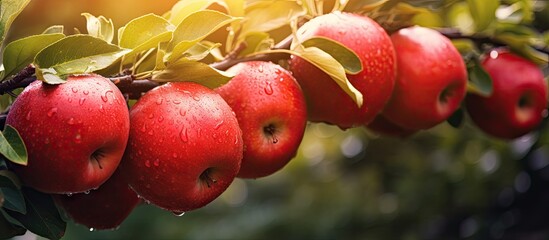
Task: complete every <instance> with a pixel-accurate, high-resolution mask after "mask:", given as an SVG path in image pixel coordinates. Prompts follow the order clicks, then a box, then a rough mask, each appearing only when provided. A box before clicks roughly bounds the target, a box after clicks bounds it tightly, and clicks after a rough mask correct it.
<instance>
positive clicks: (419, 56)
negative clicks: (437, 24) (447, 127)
mask: <svg viewBox="0 0 549 240" xmlns="http://www.w3.org/2000/svg"><path fill="white" fill-rule="evenodd" d="M391 40H392V41H393V45H394V47H395V50H396V54H397V66H398V68H397V69H398V71H397V72H398V74H397V80H396V84H395V89H394V91H393V96H392V97H391V100H390V101H389V103H388V104H387V106H386V107H385V109H384V110H383V116H384V117H385V118H386V119H387V120H389V121H390V122H392V123H394V124H396V125H398V126H400V127H401V128H405V129H410V130H419V129H428V128H431V127H434V126H435V125H437V124H440V123H441V122H444V121H445V120H446V119H448V118H449V117H450V116H451V115H452V114H453V113H454V112H455V111H456V110H457V109H458V108H459V106H460V104H461V102H462V101H463V98H464V97H465V92H466V86H467V69H466V67H465V63H464V62H463V59H462V58H461V55H460V53H459V52H458V50H457V49H456V48H455V47H454V45H452V42H451V41H450V40H449V39H448V38H447V37H445V36H443V35H442V34H440V33H439V32H437V31H435V30H432V29H428V28H424V27H419V26H415V27H409V28H404V29H401V30H399V31H397V32H395V33H393V34H392V35H391Z"/></svg>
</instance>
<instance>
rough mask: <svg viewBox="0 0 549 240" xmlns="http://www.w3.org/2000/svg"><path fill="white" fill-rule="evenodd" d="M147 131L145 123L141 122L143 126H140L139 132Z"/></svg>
mask: <svg viewBox="0 0 549 240" xmlns="http://www.w3.org/2000/svg"><path fill="white" fill-rule="evenodd" d="M146 131H147V125H145V124H143V126H141V132H146Z"/></svg>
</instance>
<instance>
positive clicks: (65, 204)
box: [53, 171, 140, 230]
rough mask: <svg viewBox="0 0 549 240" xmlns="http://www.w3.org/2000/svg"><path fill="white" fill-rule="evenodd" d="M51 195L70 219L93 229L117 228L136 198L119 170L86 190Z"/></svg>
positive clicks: (131, 208)
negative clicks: (94, 187) (99, 184)
mask: <svg viewBox="0 0 549 240" xmlns="http://www.w3.org/2000/svg"><path fill="white" fill-rule="evenodd" d="M53 196H54V199H55V201H56V202H57V204H58V205H59V206H60V207H61V208H63V209H64V210H65V212H66V213H67V214H68V215H69V217H70V218H71V219H72V220H73V221H74V222H76V223H79V224H82V225H84V226H86V227H88V228H90V229H92V228H93V229H97V230H102V229H114V228H117V227H118V226H120V224H121V223H122V222H123V221H124V220H125V219H126V218H127V217H128V215H130V213H131V212H132V210H133V209H134V208H135V207H136V206H137V205H138V204H139V202H140V199H139V197H137V194H135V192H134V191H133V190H132V189H131V188H130V187H129V186H128V183H127V182H126V180H125V179H124V178H123V177H122V175H121V174H120V171H115V172H114V174H113V175H112V176H111V178H109V179H108V180H107V181H106V182H105V183H104V184H103V185H101V186H100V187H99V188H98V189H97V190H92V191H90V192H89V193H77V194H73V195H71V196H68V195H58V194H56V195H53Z"/></svg>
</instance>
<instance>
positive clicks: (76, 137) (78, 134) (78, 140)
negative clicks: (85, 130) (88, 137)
mask: <svg viewBox="0 0 549 240" xmlns="http://www.w3.org/2000/svg"><path fill="white" fill-rule="evenodd" d="M74 142H75V143H81V142H82V135H80V133H77V134H76V136H74Z"/></svg>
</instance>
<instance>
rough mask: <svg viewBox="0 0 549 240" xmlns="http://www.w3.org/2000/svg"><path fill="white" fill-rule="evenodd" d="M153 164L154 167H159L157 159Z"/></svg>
mask: <svg viewBox="0 0 549 240" xmlns="http://www.w3.org/2000/svg"><path fill="white" fill-rule="evenodd" d="M153 164H154V166H155V167H158V166H160V159H158V158H157V159H156V160H154V162H153Z"/></svg>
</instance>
